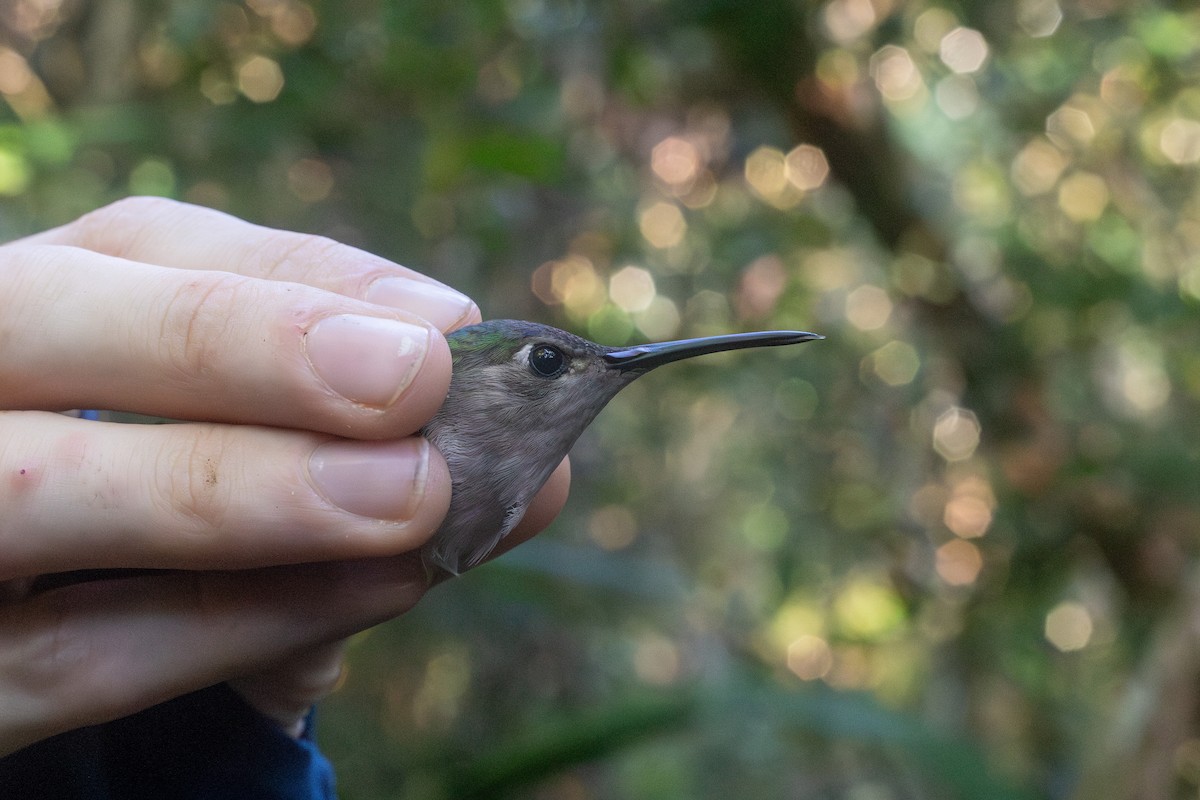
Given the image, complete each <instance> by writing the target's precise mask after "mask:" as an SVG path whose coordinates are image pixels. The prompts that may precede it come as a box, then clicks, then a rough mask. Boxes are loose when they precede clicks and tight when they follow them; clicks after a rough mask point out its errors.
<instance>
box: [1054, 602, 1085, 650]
mask: <svg viewBox="0 0 1200 800" xmlns="http://www.w3.org/2000/svg"><path fill="white" fill-rule="evenodd" d="M1094 627H1095V626H1094V624H1093V622H1092V615H1091V614H1090V613H1089V612H1088V610H1087V607H1086V606H1084V605H1083V604H1082V603H1077V602H1074V601H1069V600H1068V601H1064V602H1062V603H1059V604H1058V605H1056V606H1055V607H1054V608H1053V609H1052V610H1051V611H1050V613H1049V614H1047V615H1046V625H1045V633H1046V641H1048V642H1050V644H1052V645H1054V646H1055V647H1056V648H1058V649H1059V650H1060V651H1062V652H1064V653H1070V652H1074V651H1076V650H1082V649H1083V648H1085V647H1087V646H1088V642H1090V641H1091V640H1092V631H1093V630H1094Z"/></svg>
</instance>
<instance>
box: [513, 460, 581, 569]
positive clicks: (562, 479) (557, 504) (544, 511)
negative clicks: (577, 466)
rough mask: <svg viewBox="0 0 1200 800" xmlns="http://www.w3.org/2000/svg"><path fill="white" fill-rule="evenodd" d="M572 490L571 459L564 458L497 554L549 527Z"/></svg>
mask: <svg viewBox="0 0 1200 800" xmlns="http://www.w3.org/2000/svg"><path fill="white" fill-rule="evenodd" d="M570 491H571V460H570V458H564V459H563V460H562V463H561V464H559V465H558V466H557V467H556V468H555V470H554V472H552V473H551V474H550V478H549V479H548V480H547V481H546V485H545V486H543V487H542V488H541V490H540V491H539V492H538V493H537V496H535V497H534V498H533V501H532V502H530V504H529V508H528V509H526V510H525V516H524V517H522V518H521V521H520V522H518V523H517V527H515V528H513V530H512V532H511V533H509V535H508V536H505V537H504V539H503V540H501V542H500V546H499V547H497V548H496V552H497V554H499V553H505V552H507V551H509V550H511V549H512V548H514V547H516V546H517V545H519V544H520V543H521V542H524V541H527V540H529V539H532V538H533V537H534V536H535V535H536V534H538V533H541V532H542V531H543V530H545V529H546V528H548V527H549V526H550V523H551V522H553V521H554V519H555V517H557V516H558V515H559V512H561V511H562V509H563V506H565V505H566V504H567V495H568V494H569V493H570Z"/></svg>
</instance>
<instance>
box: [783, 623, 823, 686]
mask: <svg viewBox="0 0 1200 800" xmlns="http://www.w3.org/2000/svg"><path fill="white" fill-rule="evenodd" d="M787 666H788V669H790V670H791V671H792V672H793V673H795V675H796V677H797V678H799V679H800V680H802V681H815V680H818V679H819V678H824V677H825V676H826V675H828V674H829V670H830V669H832V668H833V650H832V649H830V647H829V643H828V642H827V641H825V640H824V639H822V638H821V637H820V636H814V635H812V634H810V633H809V634H804V635H803V636H801V637H799V638H797V639H796V640H795V641H793V642H792V643H791V644H789V645H788V648H787Z"/></svg>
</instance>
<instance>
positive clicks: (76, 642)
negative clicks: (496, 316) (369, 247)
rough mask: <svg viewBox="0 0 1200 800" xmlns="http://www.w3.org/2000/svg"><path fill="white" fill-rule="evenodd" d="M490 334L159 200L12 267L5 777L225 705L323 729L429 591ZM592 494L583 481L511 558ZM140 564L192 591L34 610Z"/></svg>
mask: <svg viewBox="0 0 1200 800" xmlns="http://www.w3.org/2000/svg"><path fill="white" fill-rule="evenodd" d="M479 318H480V317H479V310H478V308H477V307H476V306H475V304H474V303H473V302H471V301H470V299H469V298H467V297H465V296H463V295H461V294H459V293H457V292H455V291H453V290H451V289H449V288H447V287H445V286H443V285H442V284H439V283H437V282H435V281H433V280H431V279H429V278H426V277H425V276H422V275H420V274H419V273H416V272H413V271H411V270H408V269H405V268H404V267H401V266H399V265H397V264H394V263H392V262H390V261H387V260H384V259H382V258H379V257H376V256H373V255H370V254H368V253H365V252H363V251H361V250H357V249H354V248H351V247H348V246H346V245H342V244H339V243H336V242H333V241H330V240H328V239H323V238H320V237H314V236H308V235H304V234H298V233H289V232H283V231H277V230H272V229H268V228H263V227H259V226H256V225H252V224H250V223H247V222H243V221H241V220H238V219H235V218H233V217H230V216H228V215H225V214H221V213H219V212H215V211H211V210H208V209H203V208H198V207H195V206H189V205H186V204H182V203H176V202H172V201H168V200H161V199H156V198H131V199H129V200H124V201H121V202H118V203H115V204H113V205H111V206H107V207H105V208H103V209H100V210H98V211H95V212H93V213H91V214H89V215H87V216H85V217H82V218H81V219H79V220H77V221H75V222H73V223H70V224H68V225H66V226H63V227H61V228H56V229H54V230H50V231H47V232H45V233H42V234H38V235H36V236H32V237H29V238H26V239H22V240H19V241H16V242H12V243H10V244H7V245H4V246H2V247H0V754H4V753H9V752H13V751H15V750H17V749H20V748H21V747H24V746H26V745H29V744H31V743H33V742H36V741H39V740H41V739H44V738H47V737H49V736H52V735H54V734H57V733H60V732H63V731H67V730H72V729H74V728H78V727H81V726H84V725H90V724H96V723H102V722H106V721H109V720H112V719H116V718H118V717H121V716H125V715H127V714H130V713H133V712H135V711H138V710H141V709H143V708H147V707H149V706H151V705H154V704H157V703H160V702H163V701H165V700H167V699H170V698H172V697H176V696H179V695H181V694H185V693H187V692H190V691H193V690H196V689H200V688H203V687H205V686H209V685H212V684H214V683H218V682H222V681H228V682H230V684H231V685H232V686H233V687H234V688H235V689H237V690H238V691H239V692H240V693H241V694H242V696H243V697H245V698H246V699H247V700H248V701H249V702H250V703H251V704H252V705H254V706H255V707H257V708H258V709H259V710H260V711H262V712H263V713H265V714H267V715H268V716H270V717H272V718H273V719H275V720H277V721H278V722H279V724H280V725H282V726H283V727H284V728H285V729H286V730H288V731H289V732H290V733H292V734H297V733H299V731H300V728H301V726H302V720H303V718H304V715H305V714H306V712H307V710H308V708H309V707H310V706H311V705H312V704H313V703H314V702H316V701H317V700H318V699H320V698H321V697H323V696H324V695H326V694H327V693H328V692H329V691H331V690H332V687H333V686H334V684H335V683H336V681H337V679H338V676H339V673H340V669H341V658H342V647H341V640H342V639H344V638H345V637H346V636H349V635H350V634H352V633H355V632H357V631H360V630H363V629H365V628H367V627H370V626H371V625H375V624H377V623H379V622H382V621H385V620H387V619H390V618H392V617H395V616H398V615H400V614H403V613H404V612H405V611H407V610H408V609H410V608H411V607H412V606H413V605H414V604H415V603H416V602H417V601H418V600H419V599H420V598H421V596H422V595H423V594H424V593H425V591H426V590H427V589H428V588H429V586H428V582H427V578H426V572H425V570H424V569H423V568H422V566H421V563H420V560H419V558H418V557H417V556H416V552H415V550H416V548H418V547H419V546H420V545H421V544H422V543H423V542H424V541H425V540H426V539H427V538H428V537H429V536H430V535H431V534H432V533H433V532H434V531H435V530H436V529H437V527H438V524H439V523H440V522H441V519H442V517H443V516H444V514H445V512H446V509H447V507H448V504H449V493H450V476H449V474H448V472H447V471H446V465H445V462H444V461H443V460H442V458H441V456H440V455H439V454H438V452H437V451H436V450H434V449H433V448H432V447H429V446H428V445H427V444H426V443H425V442H424V440H423V439H420V438H419V437H415V436H414V434H415V433H416V432H417V431H418V430H419V429H420V427H421V426H422V425H423V424H424V423H425V422H426V421H427V420H428V419H429V417H430V416H432V415H433V413H434V412H435V411H436V409H437V407H438V406H439V404H440V403H441V401H442V399H443V398H444V397H445V392H446V388H447V386H448V384H449V379H450V355H449V350H448V348H447V346H446V343H445V340H444V338H443V335H442V334H443V333H444V332H448V331H450V330H453V329H455V328H457V327H460V326H462V325H467V324H471V323H473V322H476V321H478V320H479ZM70 408H105V409H120V410H126V411H134V412H140V413H144V414H149V415H155V416H162V417H168V418H172V419H177V420H182V422H180V423H178V424H171V425H120V424H113V423H103V422H93V421H87V420H78V419H73V418H69V417H66V416H63V415H61V414H55V413H49V412H54V411H60V410H64V409H70ZM569 483H570V470H569V465H568V464H567V462H566V461H564V462H563V464H562V465H561V466H560V467H559V469H558V470H557V471H556V472H555V474H554V476H553V477H552V478H551V479H550V481H549V482H548V483H547V485H546V487H545V488H544V489H543V490H542V492H541V493H540V494H539V495H538V497H537V499H536V500H535V501H534V502H533V504H532V505H531V506H530V509H529V512H528V514H527V515H526V517H525V519H524V521H523V522H522V523H521V525H520V526H518V528H517V530H516V531H515V532H514V534H513V535H512V536H510V537H509V540H508V541H506V542H505V549H506V548H507V547H511V546H513V545H515V544H517V543H518V542H520V541H522V540H524V539H526V538H528V537H530V536H532V535H533V534H534V533H536V532H537V531H539V530H541V529H542V528H544V527H545V526H546V525H548V524H549V523H550V521H551V520H552V519H553V518H554V516H555V515H556V514H557V513H558V511H559V510H560V509H561V507H562V505H563V503H564V502H565V500H566V494H567V489H568V485H569ZM114 567H118V568H120V567H133V568H140V569H146V568H149V569H162V570H171V571H169V572H162V573H152V574H138V575H137V576H136V577H128V578H121V579H106V580H99V581H90V582H84V583H77V584H73V585H69V586H66V587H62V588H55V589H52V590H49V591H44V592H33V591H30V586H31V585H32V582H33V579H34V578H35V577H36V576H39V575H45V574H49V573H59V572H65V571H70V570H81V569H105V568H114Z"/></svg>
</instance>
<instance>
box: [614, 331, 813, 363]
mask: <svg viewBox="0 0 1200 800" xmlns="http://www.w3.org/2000/svg"><path fill="white" fill-rule="evenodd" d="M824 338H825V337H824V336H821V335H820V334H817V333H808V332H807V331H755V332H753V333H731V334H728V335H725V336H704V337H702V338H699V339H681V340H680V341H677V342H659V343H657V344H639V345H637V346H636V347H624V348H620V349H615V350H611V351H609V352H608V353H605V354H604V362H605V363H606V364H608V365H609V366H611V367H615V368H616V369H619V370H621V371H623V372H627V371H637V372H646V371H647V370H652V369H654V368H655V367H661V366H662V365H663V364H670V363H671V362H672V361H679V360H680V359H684V358H691V357H693V356H702V355H705V354H707V353H719V352H720V351H722V350H740V349H742V348H743V347H778V346H780V345H785V344H800V343H801V342H811V341H814V340H816V339H824Z"/></svg>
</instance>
